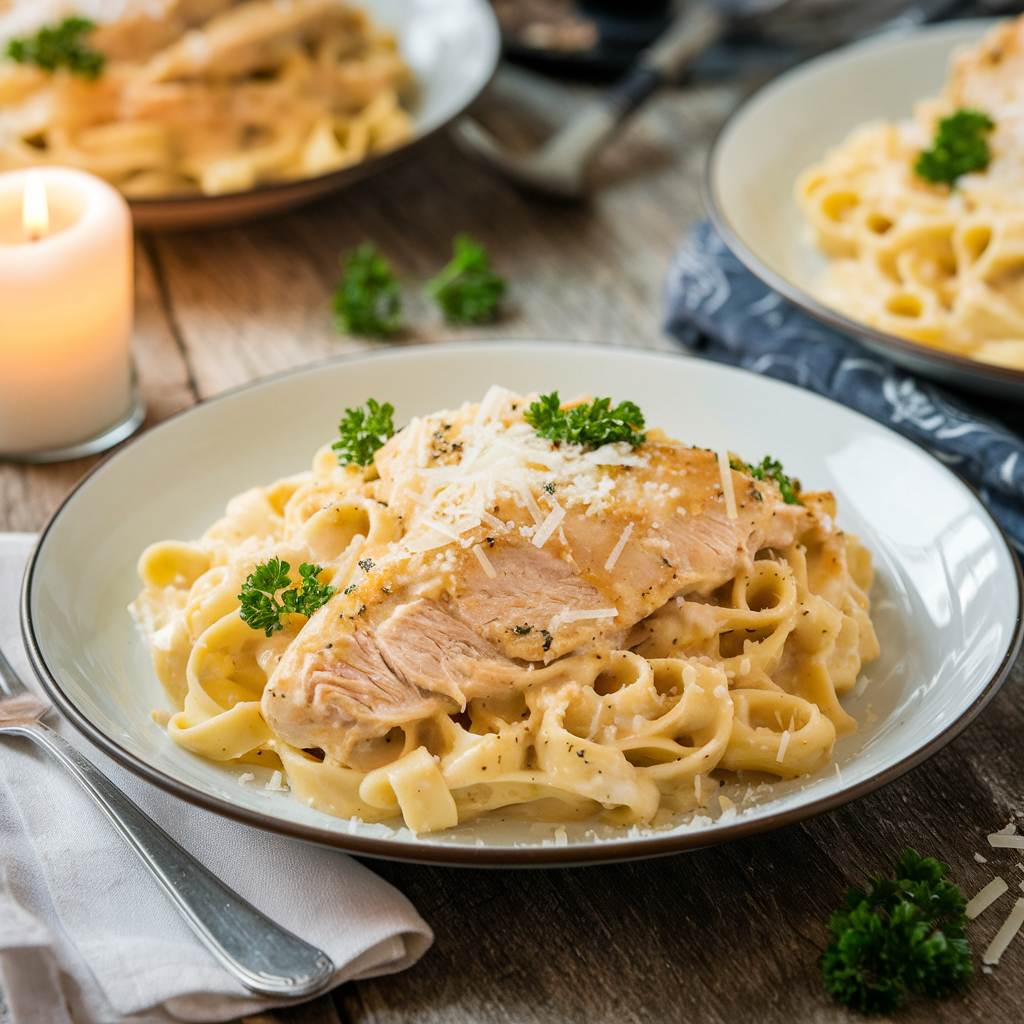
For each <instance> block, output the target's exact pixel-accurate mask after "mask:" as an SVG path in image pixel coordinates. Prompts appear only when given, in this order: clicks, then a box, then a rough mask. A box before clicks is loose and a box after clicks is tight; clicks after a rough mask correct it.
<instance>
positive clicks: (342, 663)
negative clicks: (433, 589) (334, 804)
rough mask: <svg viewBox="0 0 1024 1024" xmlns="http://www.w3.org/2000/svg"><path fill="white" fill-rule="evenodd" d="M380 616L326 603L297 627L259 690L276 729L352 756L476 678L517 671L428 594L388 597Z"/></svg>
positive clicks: (343, 757)
mask: <svg viewBox="0 0 1024 1024" xmlns="http://www.w3.org/2000/svg"><path fill="white" fill-rule="evenodd" d="M327 608H332V605H328V606H327ZM377 618H378V621H379V626H375V625H374V624H373V623H372V622H367V623H365V624H364V622H363V621H362V620H360V622H359V624H354V622H353V619H351V618H349V619H345V620H342V619H339V617H338V614H337V612H335V611H333V609H332V611H331V612H321V613H320V615H319V616H318V617H317V619H315V620H314V621H313V623H311V627H310V628H309V629H308V630H305V631H303V634H302V636H301V637H300V639H299V640H298V641H297V642H296V643H295V644H293V645H292V646H291V647H290V648H289V650H288V653H287V654H286V655H285V657H284V658H283V659H282V661H281V663H280V665H279V666H278V668H277V670H276V671H275V673H274V675H273V677H272V678H271V680H270V683H269V684H268V686H267V688H266V690H265V691H264V694H263V713H264V716H265V717H266V719H267V721H268V722H270V723H272V726H273V728H274V731H275V732H276V733H277V735H279V736H280V737H281V738H282V739H284V740H285V741H286V742H288V743H291V744H292V745H294V746H298V747H303V748H310V747H319V748H320V749H322V750H326V751H328V752H329V753H330V754H331V755H332V756H333V757H335V758H336V759H337V760H339V761H342V762H349V761H351V759H352V755H353V753H354V751H355V750H356V749H357V748H358V745H359V744H360V743H363V742H365V741H367V740H372V739H379V738H381V737H384V736H386V735H387V733H388V732H390V730H391V729H393V728H396V727H397V728H401V727H403V726H406V725H408V724H409V723H411V722H416V721H419V720H421V719H424V718H429V717H431V716H433V715H436V714H438V713H446V714H451V713H455V712H457V711H459V710H460V709H462V708H464V707H465V706H466V701H467V699H468V698H469V697H472V696H474V685H473V684H474V682H475V683H476V684H477V686H480V685H485V686H488V687H489V686H491V685H493V684H494V682H495V681H496V680H504V679H507V678H509V677H510V676H511V675H514V674H515V673H516V672H517V671H521V670H518V669H517V668H516V666H515V665H513V663H512V662H510V661H508V660H507V659H505V658H503V657H501V655H500V654H499V652H498V651H497V649H496V648H494V647H493V646H492V645H491V644H489V643H487V641H485V640H482V639H481V638H480V637H479V636H478V635H477V634H476V633H474V632H473V630H472V629H471V628H470V627H469V626H468V625H466V623H464V622H461V621H460V620H459V619H457V618H456V617H455V616H454V615H452V614H449V613H448V612H446V611H445V610H444V609H443V608H442V607H441V606H440V605H439V604H437V603H436V602H434V601H431V600H429V599H423V598H420V599H417V600H414V601H412V602H411V603H409V604H399V605H397V606H395V605H393V604H389V606H388V607H387V608H386V609H385V610H384V611H383V614H382V615H380V616H378V617H377ZM326 637H330V638H331V639H330V640H326V642H325V638H326Z"/></svg>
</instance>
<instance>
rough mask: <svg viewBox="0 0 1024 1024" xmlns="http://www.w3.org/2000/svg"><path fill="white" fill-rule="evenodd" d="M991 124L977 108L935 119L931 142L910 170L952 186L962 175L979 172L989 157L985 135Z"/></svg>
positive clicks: (992, 125) (987, 117)
mask: <svg viewBox="0 0 1024 1024" xmlns="http://www.w3.org/2000/svg"><path fill="white" fill-rule="evenodd" d="M993 128H995V123H994V122H993V121H992V118H990V117H989V116H988V114H984V113H982V112H981V111H980V110H958V111H957V112H956V113H955V114H950V115H949V117H944V118H943V119H942V120H941V121H939V127H938V130H937V131H936V133H935V141H934V142H933V143H932V145H931V148H930V149H926V150H924V151H923V152H922V153H921V155H920V156H919V157H918V158H917V163H916V164H914V173H915V174H917V176H918V177H920V178H924V179H925V181H930V182H932V183H933V184H940V183H943V182H944V183H945V184H947V185H954V184H955V183H956V180H957V178H959V177H960V175H962V174H970V173H971V172H972V171H983V170H985V168H986V167H988V164H989V161H990V160H991V159H992V153H991V151H990V150H989V147H988V139H987V138H986V136H987V135H988V133H989V132H990V131H992V129H993Z"/></svg>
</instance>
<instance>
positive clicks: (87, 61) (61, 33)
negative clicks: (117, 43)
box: [6, 18, 106, 80]
mask: <svg viewBox="0 0 1024 1024" xmlns="http://www.w3.org/2000/svg"><path fill="white" fill-rule="evenodd" d="M95 27H96V25H95V23H93V22H91V21H89V20H88V19H87V18H65V19H64V20H63V21H62V22H61V23H60V24H59V25H56V26H54V27H50V26H46V27H44V28H41V29H40V30H39V31H38V32H37V33H36V34H35V35H34V36H27V37H25V38H23V39H12V40H11V41H10V42H9V43H8V44H7V51H6V53H7V56H8V57H10V58H11V60H13V61H17V62H18V63H19V64H35V65H37V66H38V67H41V68H43V70H44V71H56V70H57V68H61V67H63V68H67V69H68V70H69V71H70V72H72V74H76V75H81V76H82V77H83V78H88V79H90V80H94V79H96V78H99V76H100V72H102V71H103V65H104V63H105V62H106V58H105V57H104V56H103V54H102V53H100V52H99V51H98V50H94V49H92V48H91V47H90V46H88V45H87V44H86V43H84V42H83V41H82V36H84V35H86V34H87V33H89V32H91V31H92V30H93V29H94V28H95Z"/></svg>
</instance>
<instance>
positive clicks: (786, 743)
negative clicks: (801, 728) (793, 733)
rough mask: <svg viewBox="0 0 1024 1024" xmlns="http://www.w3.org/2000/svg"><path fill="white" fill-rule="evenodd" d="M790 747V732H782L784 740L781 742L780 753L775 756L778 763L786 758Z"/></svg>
mask: <svg viewBox="0 0 1024 1024" xmlns="http://www.w3.org/2000/svg"><path fill="white" fill-rule="evenodd" d="M788 746H789V730H788V729H783V730H782V739H781V740H779V752H778V753H777V754H776V755H775V760H776V761H781V760H782V759H783V758H784V757H785V756H786V748H787V747H788Z"/></svg>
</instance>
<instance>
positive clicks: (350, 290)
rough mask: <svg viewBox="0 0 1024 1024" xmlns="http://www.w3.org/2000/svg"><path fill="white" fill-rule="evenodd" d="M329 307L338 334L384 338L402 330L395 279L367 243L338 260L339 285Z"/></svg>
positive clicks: (400, 304)
mask: <svg viewBox="0 0 1024 1024" xmlns="http://www.w3.org/2000/svg"><path fill="white" fill-rule="evenodd" d="M331 304H332V307H333V309H334V322H335V325H336V326H337V328H338V330H339V331H340V332H341V333H342V334H368V335H370V336H371V337H378V338H385V337H387V336H388V335H389V334H394V333H395V332H396V331H399V330H401V328H402V293H401V289H400V287H399V284H398V279H397V278H396V277H395V275H394V274H393V273H392V271H391V267H390V265H389V264H388V261H387V260H386V259H384V257H383V256H381V255H380V253H378V252H377V250H376V249H375V248H374V247H373V245H372V244H371V243H370V242H364V243H363V244H362V245H361V246H359V248H358V249H356V251H355V252H353V253H350V254H349V256H348V257H347V258H345V259H343V260H342V275H341V282H340V284H339V285H338V288H337V290H336V291H335V293H334V298H333V299H332V300H331Z"/></svg>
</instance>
